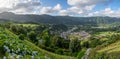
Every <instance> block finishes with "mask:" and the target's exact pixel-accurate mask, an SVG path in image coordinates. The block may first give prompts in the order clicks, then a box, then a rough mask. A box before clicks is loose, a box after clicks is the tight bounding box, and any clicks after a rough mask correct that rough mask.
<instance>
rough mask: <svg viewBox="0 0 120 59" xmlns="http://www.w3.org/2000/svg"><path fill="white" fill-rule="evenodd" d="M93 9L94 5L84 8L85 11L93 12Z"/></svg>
mask: <svg viewBox="0 0 120 59" xmlns="http://www.w3.org/2000/svg"><path fill="white" fill-rule="evenodd" d="M94 8H95V5H89V6H85V10H88V11H90V10H93V9H94Z"/></svg>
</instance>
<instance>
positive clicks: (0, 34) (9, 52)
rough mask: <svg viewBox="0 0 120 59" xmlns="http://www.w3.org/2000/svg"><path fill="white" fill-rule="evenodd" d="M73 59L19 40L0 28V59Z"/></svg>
mask: <svg viewBox="0 0 120 59" xmlns="http://www.w3.org/2000/svg"><path fill="white" fill-rule="evenodd" d="M2 58H7V59H11V58H12V59H31V58H34V59H75V58H74V57H70V56H62V55H58V54H54V53H51V52H48V51H46V50H43V49H41V48H39V47H37V46H36V45H34V44H33V43H31V42H29V41H27V40H20V39H18V36H17V35H15V34H13V33H12V32H10V31H8V30H7V29H5V28H2V27H0V59H2Z"/></svg>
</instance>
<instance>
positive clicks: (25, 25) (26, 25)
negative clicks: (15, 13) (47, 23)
mask: <svg viewBox="0 0 120 59" xmlns="http://www.w3.org/2000/svg"><path fill="white" fill-rule="evenodd" d="M17 25H23V26H24V27H35V26H38V25H37V24H17Z"/></svg>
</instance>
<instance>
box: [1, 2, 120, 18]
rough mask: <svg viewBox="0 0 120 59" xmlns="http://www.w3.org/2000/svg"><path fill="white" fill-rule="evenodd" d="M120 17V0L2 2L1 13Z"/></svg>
mask: <svg viewBox="0 0 120 59" xmlns="http://www.w3.org/2000/svg"><path fill="white" fill-rule="evenodd" d="M2 12H13V13H16V14H39V15H41V14H48V15H54V16H77V17H92V16H109V17H120V0H0V13H2Z"/></svg>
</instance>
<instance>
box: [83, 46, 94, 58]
mask: <svg viewBox="0 0 120 59" xmlns="http://www.w3.org/2000/svg"><path fill="white" fill-rule="evenodd" d="M91 50H92V49H91V48H88V49H87V51H86V52H85V54H84V56H83V57H82V58H81V59H88V56H89V55H90V52H91Z"/></svg>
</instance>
